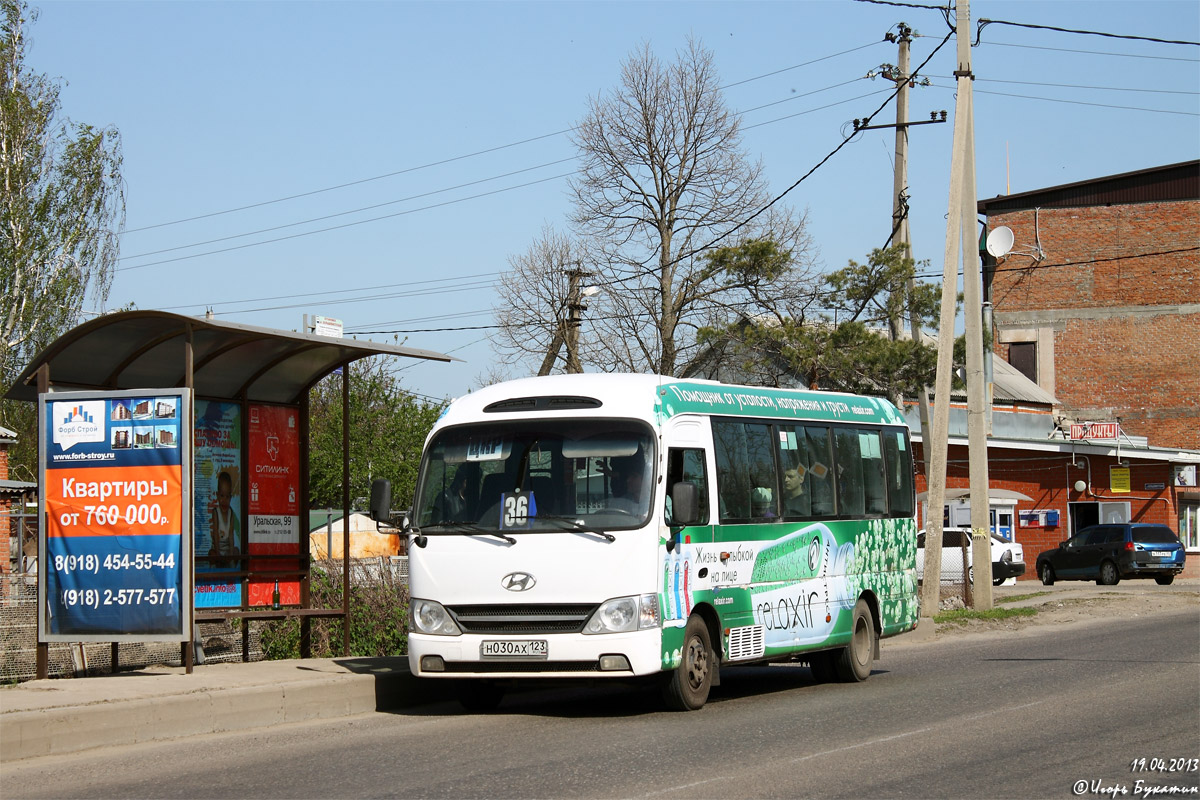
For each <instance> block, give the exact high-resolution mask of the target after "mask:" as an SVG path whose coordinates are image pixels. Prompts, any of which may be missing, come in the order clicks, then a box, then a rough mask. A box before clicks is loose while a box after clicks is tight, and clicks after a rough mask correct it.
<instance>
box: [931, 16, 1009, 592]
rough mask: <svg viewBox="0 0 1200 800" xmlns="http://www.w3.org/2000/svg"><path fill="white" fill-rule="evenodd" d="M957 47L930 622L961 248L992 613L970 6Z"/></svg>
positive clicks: (978, 542)
mask: <svg viewBox="0 0 1200 800" xmlns="http://www.w3.org/2000/svg"><path fill="white" fill-rule="evenodd" d="M955 10H956V24H955V30H956V34H955V36H956V38H957V42H958V69H956V70H955V71H954V75H955V78H956V79H957V84H958V86H957V89H958V91H957V94H956V100H955V108H954V145H953V152H952V155H951V160H950V202H949V213H948V215H947V216H948V223H947V226H946V249H945V253H944V260H943V271H942V312H941V327H940V329H939V330H938V368H937V380H936V385H935V389H934V398H935V401H936V402H935V403H934V415H933V432H932V441H930V442H928V443H927V444H928V446H929V448H930V450H931V451H932V453H931V459H930V465H931V470H930V473H929V494H928V508H930V509H934V513H932V514H929V515H928V516H927V518H926V520H925V583H924V586H923V588H922V592H921V601H922V608H923V609H924V610H925V613H926V614H927V615H928V616H932V615H933V613H934V612H935V611H936V610H937V608H938V604H939V603H940V597H939V585H938V584H939V583H940V580H939V579H938V578H935V579H934V580H933V581H931V580H930V576H940V575H941V550H942V515H941V509H942V507H943V505H944V504H945V496H946V456H947V446H948V445H947V438H948V436H949V429H950V379H951V370H952V369H953V356H954V306H955V300H956V294H957V292H956V289H957V287H958V263H959V256H960V252H959V248H960V245H961V249H962V252H961V256H962V264H963V294H964V306H965V310H964V313H965V314H966V339H967V443H968V448H969V463H970V467H969V470H970V481H971V528H972V531H971V540H972V564H973V569H974V573H975V587H974V588H975V593H974V599H975V607H976V608H978V609H981V610H987V609H990V608H991V607H992V577H991V576H992V560H991V558H992V557H991V541H990V540H991V525H990V521H989V515H988V510H989V509H988V470H987V434H986V431H985V429H984V426H985V424H986V419H985V412H984V397H983V394H984V392H983V389H984V387H983V368H982V366H983V331H982V328H983V320H982V303H981V296H980V294H981V291H982V286H981V275H980V262H979V247H978V240H977V237H976V230H975V219H976V216H977V215H976V208H975V202H976V201H975V196H976V190H975V126H974V122H973V119H972V117H973V115H974V101H973V97H972V86H971V81H972V80H974V77H975V76H974V74H973V73H972V72H971V41H970V28H971V11H970V2H969V0H960V2H958V3H957V4H956V9H955Z"/></svg>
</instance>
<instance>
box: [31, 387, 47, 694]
mask: <svg viewBox="0 0 1200 800" xmlns="http://www.w3.org/2000/svg"><path fill="white" fill-rule="evenodd" d="M37 390H38V394H45V393H46V392H48V391H50V365H49V364H42V365H41V366H40V367H38V371H37ZM44 424H45V423H44V422H43V421H42V420H40V419H39V420H38V431H39V432H40V431H41V430H42V426H43V425H44ZM40 446H41V445H39V447H40ZM42 491H44V490H42ZM38 524H39V525H40V526H41V529H42V531H43V533H42V535H43V537H44V536H45V531H47V530H48V529H49V525H48V524H47V522H46V520H44V519H42V520H38ZM43 541H45V539H44V538H43ZM38 557H39V558H41V559H43V561H42V564H41V565H40V567H39V569H38V571H39V572H40V573H41V574H40V575H39V577H38V580H45V578H44V577H41V576H43V575H45V574H46V571H47V569H46V563H45V558H46V548H43V547H39V548H38ZM45 613H46V610H45V609H43V608H39V609H38V614H39V615H41V614H45ZM40 627H41V623H39V629H40ZM34 671H35V674H36V675H37V679H38V680H43V679H45V678H49V677H50V645H49V644H48V643H46V642H43V641H41V639H40V638H39V639H38V643H37V654H36V655H35V656H34Z"/></svg>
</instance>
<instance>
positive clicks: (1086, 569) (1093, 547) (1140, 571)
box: [1037, 523, 1184, 586]
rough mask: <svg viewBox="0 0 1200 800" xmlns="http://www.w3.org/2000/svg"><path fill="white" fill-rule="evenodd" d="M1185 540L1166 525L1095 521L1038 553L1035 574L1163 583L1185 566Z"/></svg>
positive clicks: (1048, 581) (1105, 582) (1048, 580)
mask: <svg viewBox="0 0 1200 800" xmlns="http://www.w3.org/2000/svg"><path fill="white" fill-rule="evenodd" d="M1183 559H1184V553H1183V545H1182V544H1181V543H1180V541H1179V537H1177V536H1176V535H1175V534H1174V533H1172V532H1171V529H1170V528H1168V527H1167V526H1166V525H1148V524H1139V523H1132V524H1131V523H1124V524H1112V523H1110V524H1106V525H1092V526H1091V527H1088V528H1084V529H1083V530H1082V531H1080V532H1079V533H1077V534H1076V535H1074V536H1072V537H1071V538H1070V539H1068V540H1067V541H1065V542H1063V543H1062V544H1060V545H1059V546H1058V547H1056V548H1054V549H1053V550H1047V551H1045V552H1043V553H1039V554H1038V557H1037V574H1038V577H1039V578H1041V579H1042V583H1044V584H1045V585H1047V586H1050V585H1052V584H1053V583H1054V581H1056V580H1062V581H1090V580H1095V581H1096V583H1098V584H1100V585H1101V586H1113V585H1115V584H1116V583H1118V582H1119V581H1120V580H1121V579H1122V578H1154V580H1156V581H1158V582H1159V583H1160V584H1162V585H1164V586H1165V585H1167V584H1169V583H1170V582H1171V581H1173V580H1175V576H1176V575H1178V574H1179V573H1180V572H1182V571H1183Z"/></svg>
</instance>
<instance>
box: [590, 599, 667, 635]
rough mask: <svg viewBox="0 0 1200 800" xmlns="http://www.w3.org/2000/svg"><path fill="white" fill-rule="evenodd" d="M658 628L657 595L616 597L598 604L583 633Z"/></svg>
mask: <svg viewBox="0 0 1200 800" xmlns="http://www.w3.org/2000/svg"><path fill="white" fill-rule="evenodd" d="M657 627H658V595H656V594H644V595H642V596H640V597H637V596H634V597H617V598H614V599H612V600H606V601H605V602H603V603H601V604H600V607H599V608H598V609H596V612H595V613H594V614H592V616H591V618H590V619H589V620H588V621H587V624H586V625H584V626H583V632H584V633H591V634H595V633H627V632H629V631H637V630H645V629H647V628H657Z"/></svg>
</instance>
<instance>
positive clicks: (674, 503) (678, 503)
mask: <svg viewBox="0 0 1200 800" xmlns="http://www.w3.org/2000/svg"><path fill="white" fill-rule="evenodd" d="M699 521H700V490H699V489H698V488H697V487H696V484H694V483H692V482H690V481H679V482H678V483H676V484H674V485H673V486H672V487H671V519H670V521H669V523H670V524H671V525H673V526H680V527H682V526H684V525H695V524H696V523H697V522H699Z"/></svg>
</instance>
